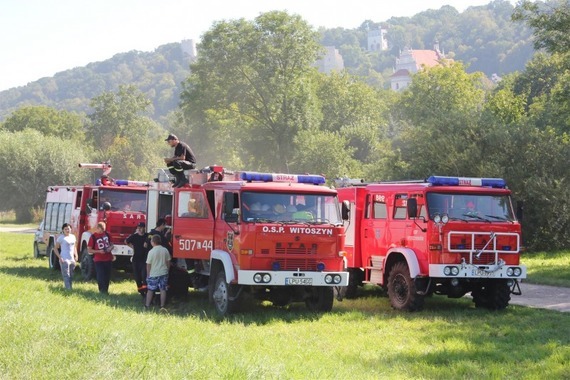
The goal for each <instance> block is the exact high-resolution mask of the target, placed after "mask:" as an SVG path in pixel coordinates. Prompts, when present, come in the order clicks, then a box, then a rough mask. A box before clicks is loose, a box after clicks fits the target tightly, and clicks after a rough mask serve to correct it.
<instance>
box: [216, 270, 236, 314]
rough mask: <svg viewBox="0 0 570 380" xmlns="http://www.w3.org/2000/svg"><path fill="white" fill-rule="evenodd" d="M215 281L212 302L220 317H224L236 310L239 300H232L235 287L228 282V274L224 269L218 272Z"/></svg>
mask: <svg viewBox="0 0 570 380" xmlns="http://www.w3.org/2000/svg"><path fill="white" fill-rule="evenodd" d="M214 281H215V282H214V289H213V293H212V300H213V301H214V307H215V309H216V312H217V313H218V315H219V316H221V317H224V316H226V315H228V314H231V313H232V312H233V311H234V310H235V308H236V304H237V300H236V299H231V298H232V293H233V292H232V290H233V289H232V288H233V286H232V285H230V284H228V283H227V282H226V273H225V272H224V270H223V269H222V270H220V271H218V273H217V274H216V278H215V280H214Z"/></svg>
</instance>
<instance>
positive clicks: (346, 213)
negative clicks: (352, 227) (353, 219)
mask: <svg viewBox="0 0 570 380" xmlns="http://www.w3.org/2000/svg"><path fill="white" fill-rule="evenodd" d="M341 215H342V220H348V219H349V217H350V202H349V201H342V205H341Z"/></svg>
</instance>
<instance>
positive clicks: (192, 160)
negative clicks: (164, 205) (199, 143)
mask: <svg viewBox="0 0 570 380" xmlns="http://www.w3.org/2000/svg"><path fill="white" fill-rule="evenodd" d="M165 141H166V142H168V145H170V146H171V147H173V148H174V156H173V157H166V158H165V159H164V162H165V163H166V165H167V167H168V170H169V171H170V173H172V174H174V176H175V177H176V182H174V187H183V186H184V185H186V184H187V183H188V179H187V178H186V177H185V176H184V170H188V169H194V168H195V167H196V156H195V155H194V152H192V149H190V146H188V144H186V143H184V142H182V141H179V140H178V137H176V135H172V134H170V135H168V137H167V138H166V140H165Z"/></svg>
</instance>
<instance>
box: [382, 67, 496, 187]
mask: <svg viewBox="0 0 570 380" xmlns="http://www.w3.org/2000/svg"><path fill="white" fill-rule="evenodd" d="M484 96H485V91H484V89H483V82H482V75H481V74H480V73H475V74H467V73H466V72H465V70H464V68H463V65H462V64H460V63H453V64H450V65H449V66H439V67H433V68H430V69H426V70H424V71H420V72H418V73H417V74H415V75H414V76H413V77H412V83H411V85H410V86H409V87H408V89H407V90H406V91H405V92H404V93H403V95H402V98H401V100H400V101H399V102H398V103H397V104H396V106H395V107H394V111H393V112H394V120H396V121H397V122H396V123H395V125H393V127H392V128H393V130H394V134H395V138H394V141H393V149H394V150H395V151H399V152H401V160H403V162H405V163H406V164H407V165H406V166H407V168H408V169H407V170H406V171H405V172H403V173H400V178H402V177H404V178H424V177H426V176H428V175H430V174H440V175H459V176H469V175H476V174H477V173H476V167H475V166H474V165H473V163H474V162H478V161H480V160H481V159H482V157H483V156H484V153H483V152H482V150H481V147H480V146H479V142H480V141H481V139H482V137H483V136H484V134H483V133H482V131H481V130H479V126H478V123H477V121H478V120H479V117H480V113H481V109H482V106H483V103H484V99H485V98H484ZM403 167H404V166H402V165H399V167H398V169H399V170H401V169H402V168H403ZM394 174H396V173H394Z"/></svg>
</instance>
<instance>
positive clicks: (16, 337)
mask: <svg viewBox="0 0 570 380" xmlns="http://www.w3.org/2000/svg"><path fill="white" fill-rule="evenodd" d="M31 247H32V238H31V236H30V235H24V234H16V233H0V289H1V291H0V378H2V379H4V378H6V379H14V378H15V379H20V378H25V379H32V378H33V379H46V378H47V379H51V378H73V379H101V378H118V379H123V378H125V379H126V378H129V379H133V378H134V379H139V378H141V379H150V378H160V379H171V378H172V379H178V378H182V379H184V378H197V379H211V378H214V379H220V378H221V379H266V378H269V379H289V378H294V379H329V378H330V379H346V378H354V379H357V378H358V379H378V378H395V379H400V378H412V379H414V378H415V379H418V378H422V379H436V378H437V379H450V378H476V379H479V378H493V379H497V378H512V379H521V378H523V379H524V378H528V379H533V378H564V377H567V376H568V374H569V373H570V323H568V322H569V319H568V318H569V316H568V314H563V313H558V312H554V311H546V310H537V309H532V308H525V307H520V306H510V307H509V308H507V310H505V311H503V312H498V313H494V312H489V311H486V310H479V309H475V308H474V307H473V306H472V303H471V302H470V300H469V299H459V300H449V299H446V298H443V297H433V298H431V299H429V300H427V302H426V307H425V310H424V311H422V312H419V313H402V312H397V311H394V310H392V309H391V308H390V306H389V303H388V300H387V298H385V297H383V296H382V293H381V291H379V290H377V289H376V288H369V289H366V290H365V291H364V297H361V298H359V299H356V300H350V301H348V300H345V301H343V302H340V303H339V302H335V306H334V308H333V311H332V312H331V313H325V314H315V313H310V312H308V311H307V310H306V309H305V307H304V306H303V305H300V304H295V305H292V306H290V307H288V308H276V307H273V306H271V305H269V304H257V303H254V302H250V303H249V304H248V305H247V308H246V309H245V310H244V311H243V312H241V313H238V314H235V315H232V316H231V317H229V318H226V319H219V318H217V317H216V316H215V315H214V312H213V309H212V308H211V307H210V306H209V305H208V303H207V297H206V295H205V294H204V293H199V292H191V293H190V295H189V296H188V297H186V298H185V299H173V300H171V301H170V303H169V304H168V309H169V313H168V314H162V313H159V312H157V311H150V312H145V311H144V310H143V308H142V303H141V299H140V296H139V295H138V294H137V293H136V292H135V285H134V282H133V281H132V280H131V279H130V278H129V276H128V274H124V273H121V272H116V273H114V280H113V281H112V283H111V287H110V295H108V296H102V295H99V294H98V293H97V286H96V284H95V283H94V282H82V281H80V280H79V275H77V276H76V278H75V283H74V290H73V291H72V292H66V291H64V290H63V282H62V280H61V275H60V274H59V273H58V272H54V271H51V270H49V269H48V268H47V260H46V259H39V260H36V259H33V258H32V249H31Z"/></svg>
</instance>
